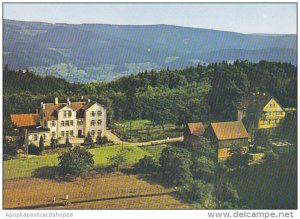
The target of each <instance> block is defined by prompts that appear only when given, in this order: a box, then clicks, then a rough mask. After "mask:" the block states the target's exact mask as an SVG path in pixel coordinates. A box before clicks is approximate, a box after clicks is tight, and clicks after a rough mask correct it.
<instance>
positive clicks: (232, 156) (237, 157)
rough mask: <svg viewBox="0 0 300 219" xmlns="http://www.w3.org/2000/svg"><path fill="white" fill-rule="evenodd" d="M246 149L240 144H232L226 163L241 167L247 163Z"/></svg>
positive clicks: (233, 166)
mask: <svg viewBox="0 0 300 219" xmlns="http://www.w3.org/2000/svg"><path fill="white" fill-rule="evenodd" d="M246 152H247V151H246V149H245V148H243V147H242V146H240V145H233V146H232V147H231V148H230V149H229V158H228V159H227V163H228V164H229V166H230V167H232V168H243V167H245V166H247V165H248V160H249V157H248V154H247V153H246Z"/></svg>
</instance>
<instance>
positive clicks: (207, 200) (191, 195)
mask: <svg viewBox="0 0 300 219" xmlns="http://www.w3.org/2000/svg"><path fill="white" fill-rule="evenodd" d="M214 193H215V189H214V186H213V185H212V184H208V183H205V182H203V181H201V180H196V181H193V182H192V183H187V184H185V185H183V186H182V187H181V188H180V190H179V195H180V198H181V199H183V200H186V201H188V202H190V203H198V204H200V206H201V207H202V208H206V209H214V208H215V207H216V198H215V195H214Z"/></svg>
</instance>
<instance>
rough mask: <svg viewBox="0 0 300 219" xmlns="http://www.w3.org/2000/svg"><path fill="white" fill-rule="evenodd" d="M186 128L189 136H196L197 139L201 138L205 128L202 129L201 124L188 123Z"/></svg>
mask: <svg viewBox="0 0 300 219" xmlns="http://www.w3.org/2000/svg"><path fill="white" fill-rule="evenodd" d="M187 128H188V130H189V132H190V134H192V135H195V136H198V137H200V136H202V135H203V133H204V131H205V128H204V126H203V124H202V122H197V123H188V124H187Z"/></svg>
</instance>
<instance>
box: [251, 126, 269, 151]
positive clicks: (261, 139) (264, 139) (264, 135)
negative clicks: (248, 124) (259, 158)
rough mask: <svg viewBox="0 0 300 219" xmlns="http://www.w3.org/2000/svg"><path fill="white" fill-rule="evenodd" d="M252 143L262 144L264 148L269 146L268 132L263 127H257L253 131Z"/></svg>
mask: <svg viewBox="0 0 300 219" xmlns="http://www.w3.org/2000/svg"><path fill="white" fill-rule="evenodd" d="M254 143H255V145H256V146H262V147H265V148H269V147H270V133H269V131H268V130H265V129H258V130H257V131H256V132H255V133H254Z"/></svg>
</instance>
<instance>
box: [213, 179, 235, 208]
mask: <svg viewBox="0 0 300 219" xmlns="http://www.w3.org/2000/svg"><path fill="white" fill-rule="evenodd" d="M215 189H216V190H215V194H216V200H217V208H219V209H232V208H238V207H239V196H238V192H237V190H236V189H235V188H234V187H233V185H232V184H231V182H228V181H225V182H223V181H217V182H216V183H215Z"/></svg>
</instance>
